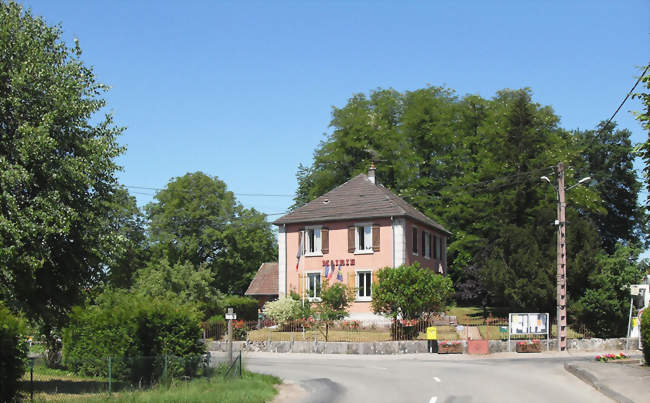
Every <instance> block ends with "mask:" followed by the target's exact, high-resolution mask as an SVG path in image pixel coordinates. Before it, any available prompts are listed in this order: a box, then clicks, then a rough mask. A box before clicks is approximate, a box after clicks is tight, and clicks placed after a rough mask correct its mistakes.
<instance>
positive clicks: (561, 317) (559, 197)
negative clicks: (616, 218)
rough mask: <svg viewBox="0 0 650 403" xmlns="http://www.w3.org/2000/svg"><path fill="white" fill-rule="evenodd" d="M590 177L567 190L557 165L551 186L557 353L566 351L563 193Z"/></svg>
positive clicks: (564, 214) (562, 171) (560, 168)
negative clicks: (554, 210) (553, 222)
mask: <svg viewBox="0 0 650 403" xmlns="http://www.w3.org/2000/svg"><path fill="white" fill-rule="evenodd" d="M540 179H541V180H543V181H545V182H548V183H549V184H550V185H551V186H553V183H552V182H551V180H550V179H549V178H548V177H546V176H542V177H540ZM590 180H591V177H589V176H587V177H585V178H582V179H580V180H579V181H578V183H576V184H575V185H573V186H569V187H568V188H567V189H565V187H564V165H563V164H562V163H559V164H557V187H555V186H553V189H554V190H555V200H556V201H557V220H555V225H557V347H558V350H559V351H565V350H566V343H567V338H566V336H567V335H566V326H567V315H566V305H567V304H566V284H567V281H566V280H567V279H566V201H565V191H566V190H569V189H572V188H574V187H576V186H578V185H582V184H583V183H586V182H589V181H590Z"/></svg>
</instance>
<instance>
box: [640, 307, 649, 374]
mask: <svg viewBox="0 0 650 403" xmlns="http://www.w3.org/2000/svg"><path fill="white" fill-rule="evenodd" d="M641 343H643V358H645V364H646V365H650V308H646V309H645V310H644V311H643V314H642V315H641Z"/></svg>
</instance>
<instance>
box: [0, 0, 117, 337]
mask: <svg viewBox="0 0 650 403" xmlns="http://www.w3.org/2000/svg"><path fill="white" fill-rule="evenodd" d="M80 57H81V49H80V47H79V44H78V43H77V42H76V41H75V45H74V46H73V47H69V46H67V45H66V44H65V43H64V42H63V40H62V39H61V29H60V28H59V27H50V26H47V25H46V23H45V22H44V21H43V20H42V19H41V18H38V17H34V16H33V15H31V13H30V12H29V11H24V10H23V9H22V8H21V6H20V5H19V4H17V3H14V2H9V3H5V2H0V298H2V299H5V300H7V301H8V302H9V304H10V305H11V306H13V307H14V308H18V309H21V310H23V311H24V312H25V313H27V314H28V315H29V316H30V317H32V318H40V319H42V320H43V323H44V324H45V327H46V329H45V331H46V336H50V332H49V331H48V330H51V328H52V327H55V326H58V325H60V324H61V322H62V321H64V320H65V317H66V316H65V314H66V312H67V310H68V308H69V307H70V306H71V305H73V304H75V303H78V302H80V300H81V297H82V293H83V290H84V289H87V288H88V287H91V286H93V285H94V284H96V283H97V282H98V281H100V280H101V279H102V278H103V277H104V274H105V272H106V270H107V268H109V267H110V266H111V265H112V264H113V263H115V262H116V261H117V260H119V259H120V256H121V255H122V253H123V251H124V250H125V248H126V245H125V244H126V240H125V238H124V237H123V236H120V231H118V230H117V228H118V227H119V224H118V223H116V221H115V217H116V216H117V215H120V214H119V213H116V212H115V206H116V204H119V203H121V201H123V200H124V194H123V193H122V192H121V191H120V190H119V189H118V188H117V182H116V178H115V172H116V171H117V170H118V166H117V165H116V163H115V158H116V157H117V156H118V155H119V154H120V153H121V152H122V151H123V149H122V148H121V147H120V146H119V145H118V144H117V141H116V138H117V136H118V135H119V134H120V132H121V131H122V128H120V127H117V126H116V125H115V124H114V123H113V119H112V117H111V116H110V115H106V116H103V117H102V116H98V112H100V111H101V109H102V108H103V107H104V106H105V104H106V103H105V101H104V99H103V98H102V97H101V96H102V94H103V93H104V92H105V91H106V87H105V86H104V85H103V84H100V83H98V82H97V81H96V79H95V74H94V73H93V70H92V69H91V68H90V67H87V66H85V65H84V64H83V62H82V61H81V58H80ZM48 340H49V341H52V340H53V339H52V338H50V339H48Z"/></svg>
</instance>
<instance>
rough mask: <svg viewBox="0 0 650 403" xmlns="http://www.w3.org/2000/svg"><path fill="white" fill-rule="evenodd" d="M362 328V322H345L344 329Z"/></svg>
mask: <svg viewBox="0 0 650 403" xmlns="http://www.w3.org/2000/svg"><path fill="white" fill-rule="evenodd" d="M359 327H361V322H359V321H358V320H346V321H344V322H343V329H347V330H357V329H359Z"/></svg>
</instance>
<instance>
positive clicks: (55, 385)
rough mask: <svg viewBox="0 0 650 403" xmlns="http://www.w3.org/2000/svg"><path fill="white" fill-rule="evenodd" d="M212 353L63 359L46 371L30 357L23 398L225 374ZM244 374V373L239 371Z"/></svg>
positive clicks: (111, 390)
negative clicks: (55, 366)
mask: <svg viewBox="0 0 650 403" xmlns="http://www.w3.org/2000/svg"><path fill="white" fill-rule="evenodd" d="M219 364H220V363H219V360H214V359H212V358H211V356H210V355H209V354H203V355H196V356H186V357H178V356H173V355H163V356H138V357H112V356H108V357H95V358H91V359H84V360H83V361H71V360H66V359H65V358H64V360H63V361H62V362H61V366H60V367H59V368H56V369H51V368H47V367H46V365H45V361H44V360H43V359H42V358H41V357H33V358H30V359H29V361H28V365H27V372H26V374H25V375H24V376H23V379H22V381H21V388H20V389H21V392H22V394H23V396H25V397H27V398H30V399H31V400H33V399H34V395H35V394H36V395H37V397H38V396H41V395H47V396H52V395H59V396H66V395H74V396H77V397H79V396H84V395H91V394H102V393H106V394H111V393H115V392H122V391H132V390H142V389H150V388H152V387H154V386H157V385H161V384H166V383H170V382H173V381H175V380H191V379H196V378H203V377H210V376H212V375H215V374H217V373H219V371H220V370H221V372H222V373H223V372H225V369H227V368H226V367H227V365H222V368H219ZM239 373H241V370H240V371H239Z"/></svg>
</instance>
